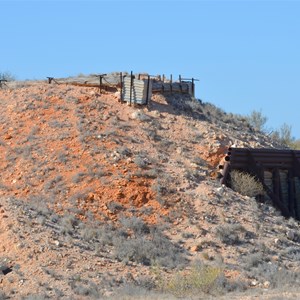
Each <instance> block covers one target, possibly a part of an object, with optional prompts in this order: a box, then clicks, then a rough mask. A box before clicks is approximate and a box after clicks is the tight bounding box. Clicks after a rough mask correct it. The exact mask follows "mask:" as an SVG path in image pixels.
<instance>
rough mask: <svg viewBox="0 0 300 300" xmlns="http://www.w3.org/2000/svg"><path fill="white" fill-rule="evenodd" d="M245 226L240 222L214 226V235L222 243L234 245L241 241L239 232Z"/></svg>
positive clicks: (240, 232) (243, 229)
mask: <svg viewBox="0 0 300 300" xmlns="http://www.w3.org/2000/svg"><path fill="white" fill-rule="evenodd" d="M244 232H245V228H244V227H243V226H242V225H241V224H225V225H219V226H218V227H216V235H217V237H218V238H219V239H220V241H221V242H222V243H225V244H227V245H235V244H239V243H241V234H242V233H244Z"/></svg>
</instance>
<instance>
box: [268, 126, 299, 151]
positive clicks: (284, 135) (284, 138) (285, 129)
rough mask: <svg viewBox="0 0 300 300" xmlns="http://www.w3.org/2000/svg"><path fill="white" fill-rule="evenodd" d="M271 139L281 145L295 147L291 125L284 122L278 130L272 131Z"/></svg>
mask: <svg viewBox="0 0 300 300" xmlns="http://www.w3.org/2000/svg"><path fill="white" fill-rule="evenodd" d="M271 137H272V139H273V140H274V141H275V142H277V143H279V144H281V145H282V146H286V147H290V148H295V146H296V143H295V138H293V137H292V126H290V125H288V124H286V123H284V124H283V125H282V126H281V127H280V128H279V130H275V131H274V132H273V133H272V136H271Z"/></svg>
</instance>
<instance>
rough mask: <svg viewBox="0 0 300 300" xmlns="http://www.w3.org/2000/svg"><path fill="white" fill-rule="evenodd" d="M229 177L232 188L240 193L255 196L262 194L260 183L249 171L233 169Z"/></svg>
mask: <svg viewBox="0 0 300 300" xmlns="http://www.w3.org/2000/svg"><path fill="white" fill-rule="evenodd" d="M230 179H231V187H232V189H233V190H234V191H236V192H238V193H240V194H242V195H245V196H249V197H256V196H258V195H263V194H264V189H263V186H262V184H261V183H260V182H259V181H258V180H257V179H256V178H255V177H254V176H252V175H251V174H249V173H245V172H241V171H238V170H233V171H231V172H230Z"/></svg>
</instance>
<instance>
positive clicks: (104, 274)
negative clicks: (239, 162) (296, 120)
mask: <svg viewBox="0 0 300 300" xmlns="http://www.w3.org/2000/svg"><path fill="white" fill-rule="evenodd" d="M118 98H119V97H118V94H117V93H116V94H114V93H109V92H103V93H102V94H99V91H98V90H97V89H96V88H86V87H80V86H73V85H70V84H68V85H67V84H61V85H57V84H47V83H45V82H42V81H35V82H15V83H10V84H9V86H8V87H6V88H4V89H1V90H0V115H1V120H0V132H1V135H0V157H1V159H0V170H1V178H0V195H1V198H0V240H1V244H0V271H1V272H0V286H1V290H2V292H0V299H1V298H3V299H9V298H11V299H20V298H23V299H44V298H52V299H55V298H57V299H85V298H87V299H89V298H90V299H100V298H105V297H108V298H114V297H117V298H124V299H125V298H126V297H127V298H133V297H135V298H141V299H145V298H147V297H148V298H149V299H154V298H157V299H169V298H170V299H173V298H176V297H185V298H186V297H190V298H193V297H194V298H195V299H199V298H201V297H203V299H207V298H209V297H210V296H211V297H219V298H227V297H230V298H232V299H242V297H244V299H252V298H254V297H256V296H257V295H259V297H264V298H265V299H274V297H286V298H287V299H296V298H297V295H298V291H297V289H296V290H295V291H294V292H293V291H292V287H295V286H296V285H297V284H298V281H299V279H298V277H299V275H298V268H299V267H298V260H299V253H300V249H299V242H300V234H299V223H298V222H296V221H295V220H292V219H291V220H285V219H284V218H283V217H282V216H281V215H280V213H279V212H277V211H276V210H275V209H274V208H273V207H272V205H271V204H270V203H259V202H257V201H256V200H255V199H254V198H249V197H246V196H242V195H240V194H237V193H235V192H234V191H232V190H231V189H229V188H227V187H225V186H221V185H220V183H219V180H218V178H217V176H216V170H217V166H218V164H219V162H220V161H221V160H222V158H223V157H224V154H225V153H226V149H227V148H228V147H229V146H230V145H233V144H234V145H236V146H238V147H273V144H272V142H271V141H270V140H269V139H268V137H266V136H264V135H263V134H261V133H258V132H255V131H254V130H253V129H252V128H251V127H250V126H249V124H248V123H247V120H246V118H243V117H241V116H236V115H233V114H226V113H224V112H223V111H222V110H220V109H218V108H216V107H215V106H213V105H212V104H209V103H202V102H201V101H197V100H195V99H192V98H190V97H189V96H187V95H180V94H173V95H160V94H155V95H153V96H152V101H151V103H150V104H149V106H148V107H135V106H128V105H127V104H124V103H120V102H119V101H118ZM203 278H205V279H203ZM176 280H178V281H176ZM287 290H288V291H289V292H288V293H287V292H286V291H287ZM235 297H236V298H235ZM272 297H273V298H272ZM280 299H282V298H280Z"/></svg>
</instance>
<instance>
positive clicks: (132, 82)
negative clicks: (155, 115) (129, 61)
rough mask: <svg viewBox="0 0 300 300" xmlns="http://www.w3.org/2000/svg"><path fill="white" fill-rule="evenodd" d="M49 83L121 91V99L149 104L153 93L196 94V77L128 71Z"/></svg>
mask: <svg viewBox="0 0 300 300" xmlns="http://www.w3.org/2000/svg"><path fill="white" fill-rule="evenodd" d="M47 80H48V83H49V84H51V83H53V82H54V83H55V84H70V85H76V86H83V87H97V88H99V91H100V94H101V93H102V91H108V92H117V91H120V99H119V100H120V101H121V102H128V103H130V104H132V103H138V104H144V105H147V104H148V103H149V101H150V100H151V96H152V93H162V94H164V93H181V94H190V95H191V96H193V97H194V96H195V82H196V81H199V80H198V79H195V78H182V77H181V75H179V78H178V81H173V76H172V75H170V79H167V77H166V76H165V75H162V76H161V75H149V74H147V73H144V74H136V75H133V72H132V71H131V73H130V74H128V73H127V72H126V73H124V74H123V73H122V72H120V73H111V74H92V75H88V76H85V75H79V76H77V77H69V78H54V77H47Z"/></svg>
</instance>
